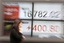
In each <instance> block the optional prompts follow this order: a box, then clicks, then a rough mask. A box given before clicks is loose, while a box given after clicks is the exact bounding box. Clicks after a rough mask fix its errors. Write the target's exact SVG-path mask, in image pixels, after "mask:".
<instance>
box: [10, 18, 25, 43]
mask: <svg viewBox="0 0 64 43" xmlns="http://www.w3.org/2000/svg"><path fill="white" fill-rule="evenodd" d="M23 39H25V36H24V35H23V34H22V21H21V20H20V19H15V20H14V24H13V26H12V29H11V33H10V43H22V40H23Z"/></svg>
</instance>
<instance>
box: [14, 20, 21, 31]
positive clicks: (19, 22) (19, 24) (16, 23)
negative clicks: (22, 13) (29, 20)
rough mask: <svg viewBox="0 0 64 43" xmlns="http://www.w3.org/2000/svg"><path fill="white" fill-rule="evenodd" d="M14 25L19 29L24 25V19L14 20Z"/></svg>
mask: <svg viewBox="0 0 64 43" xmlns="http://www.w3.org/2000/svg"><path fill="white" fill-rule="evenodd" d="M13 26H14V27H15V29H16V30H18V31H19V28H21V27H22V21H21V20H20V19H15V20H14V25H13Z"/></svg>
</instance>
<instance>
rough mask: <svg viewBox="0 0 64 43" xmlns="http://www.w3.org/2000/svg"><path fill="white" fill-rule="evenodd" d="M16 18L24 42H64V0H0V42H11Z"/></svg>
mask: <svg viewBox="0 0 64 43" xmlns="http://www.w3.org/2000/svg"><path fill="white" fill-rule="evenodd" d="M16 18H19V19H20V20H22V22H23V24H22V33H23V35H25V36H26V39H25V40H23V43H64V0H0V43H10V38H9V37H10V31H11V27H12V25H13V23H14V20H15V19H16Z"/></svg>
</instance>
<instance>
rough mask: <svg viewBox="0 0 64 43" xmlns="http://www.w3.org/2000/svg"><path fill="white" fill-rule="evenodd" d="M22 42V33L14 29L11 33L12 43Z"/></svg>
mask: <svg viewBox="0 0 64 43" xmlns="http://www.w3.org/2000/svg"><path fill="white" fill-rule="evenodd" d="M21 42H22V33H19V32H18V31H16V30H15V29H12V30H11V33H10V43H21Z"/></svg>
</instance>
